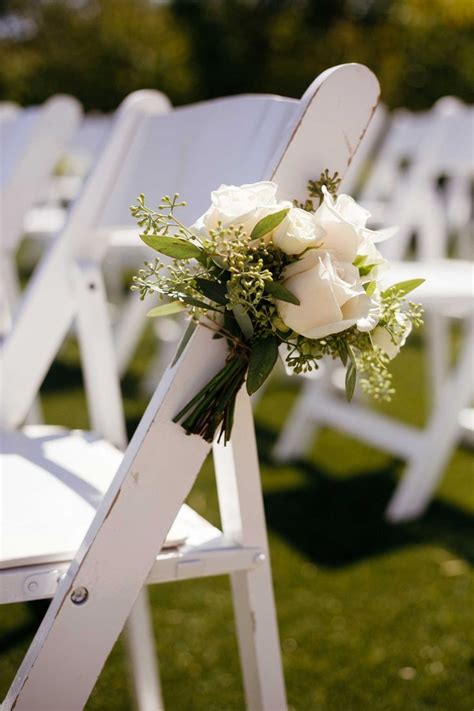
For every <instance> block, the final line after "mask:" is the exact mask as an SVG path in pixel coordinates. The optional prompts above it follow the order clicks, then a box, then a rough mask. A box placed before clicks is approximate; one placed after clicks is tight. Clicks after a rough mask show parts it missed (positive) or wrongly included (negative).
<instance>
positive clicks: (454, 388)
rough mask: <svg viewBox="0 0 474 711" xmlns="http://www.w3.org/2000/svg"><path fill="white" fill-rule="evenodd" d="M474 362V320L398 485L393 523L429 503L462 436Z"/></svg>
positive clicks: (391, 513)
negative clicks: (462, 416) (463, 416)
mask: <svg viewBox="0 0 474 711" xmlns="http://www.w3.org/2000/svg"><path fill="white" fill-rule="evenodd" d="M473 362H474V322H472V323H471V324H470V327H469V332H468V334H467V335H466V339H465V342H464V345H463V348H462V352H461V354H460V357H459V359H458V362H457V364H456V365H455V367H454V371H453V373H452V374H451V375H450V376H449V377H448V378H447V379H446V381H445V385H444V388H443V392H442V395H441V397H440V399H439V401H438V403H437V404H436V406H435V410H434V414H433V415H432V417H431V420H430V422H429V424H428V427H427V428H426V430H425V431H424V433H423V435H422V436H421V437H422V439H421V441H420V446H419V448H418V450H417V453H416V455H415V456H414V457H413V458H412V459H411V460H410V461H409V464H408V469H407V471H406V473H405V475H404V477H403V479H402V480H401V482H400V484H399V485H398V487H397V489H396V491H395V494H394V495H393V497H392V499H391V501H390V503H389V505H388V508H387V512H386V517H387V519H388V520H389V521H391V522H392V523H399V522H401V521H408V520H411V519H415V518H417V517H418V516H420V515H421V514H422V513H423V512H424V510H425V509H426V507H427V506H428V504H429V502H430V500H431V497H432V496H433V493H434V490H435V488H436V485H437V483H438V481H439V479H440V477H441V475H442V473H443V471H444V469H445V467H446V465H447V463H448V459H449V456H450V454H451V452H452V450H453V448H454V447H455V445H456V441H457V439H458V437H459V413H460V412H461V411H462V410H463V408H465V407H466V406H468V405H469V403H470V400H471V397H472V391H473V383H472V363H473Z"/></svg>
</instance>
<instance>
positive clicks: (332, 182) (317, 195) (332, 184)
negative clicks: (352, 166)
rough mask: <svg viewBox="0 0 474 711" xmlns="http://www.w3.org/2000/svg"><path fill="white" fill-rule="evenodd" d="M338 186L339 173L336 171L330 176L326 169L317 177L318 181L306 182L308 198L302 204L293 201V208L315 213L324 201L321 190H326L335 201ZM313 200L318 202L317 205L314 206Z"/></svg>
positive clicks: (339, 182)
mask: <svg viewBox="0 0 474 711" xmlns="http://www.w3.org/2000/svg"><path fill="white" fill-rule="evenodd" d="M340 184H341V178H340V177H339V173H338V172H337V171H336V172H335V173H334V174H333V175H330V174H329V171H328V170H327V169H326V170H325V171H324V172H322V173H321V175H320V176H319V180H308V186H307V190H308V195H309V197H308V198H306V200H305V201H304V202H298V200H294V201H293V203H294V205H295V207H299V208H301V209H302V210H306V212H316V209H317V208H318V207H319V205H320V204H321V203H322V201H323V199H324V193H323V188H326V189H327V191H328V193H329V194H330V195H332V197H333V198H334V199H335V198H336V197H337V191H338V189H339V185H340ZM314 199H316V200H318V205H316V206H315V205H314Z"/></svg>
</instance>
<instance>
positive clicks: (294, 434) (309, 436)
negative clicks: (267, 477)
mask: <svg viewBox="0 0 474 711" xmlns="http://www.w3.org/2000/svg"><path fill="white" fill-rule="evenodd" d="M303 387H304V391H303V393H301V394H300V395H298V399H297V402H296V404H295V405H294V407H293V410H292V411H291V412H290V415H289V417H288V420H287V422H286V424H285V426H284V428H283V430H282V432H281V433H280V436H279V438H278V440H277V443H276V444H275V447H274V449H273V457H274V459H275V460H276V461H277V462H287V461H289V460H290V459H294V458H295V457H299V456H302V455H304V454H305V453H306V451H307V450H308V449H309V447H310V446H311V442H312V441H313V439H314V437H315V436H316V428H317V422H316V420H315V419H314V418H313V417H312V414H311V409H310V407H309V405H310V402H311V400H312V399H313V397H317V389H318V386H317V385H316V384H315V383H314V382H312V381H309V382H307V383H306V384H305V385H304V386H303Z"/></svg>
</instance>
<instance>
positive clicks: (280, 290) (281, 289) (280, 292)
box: [265, 281, 300, 306]
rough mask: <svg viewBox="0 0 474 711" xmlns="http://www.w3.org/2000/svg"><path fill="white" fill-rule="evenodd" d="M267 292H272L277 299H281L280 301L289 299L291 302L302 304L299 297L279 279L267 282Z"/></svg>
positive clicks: (297, 304)
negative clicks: (278, 280)
mask: <svg viewBox="0 0 474 711" xmlns="http://www.w3.org/2000/svg"><path fill="white" fill-rule="evenodd" d="M265 292H266V293H267V294H271V295H272V296H274V297H275V299H279V300H280V301H287V302H288V303H289V304H295V306H299V305H300V300H299V299H298V297H297V296H295V295H294V294H292V293H291V291H290V290H289V289H287V288H286V286H283V284H280V283H279V282H277V281H267V282H265Z"/></svg>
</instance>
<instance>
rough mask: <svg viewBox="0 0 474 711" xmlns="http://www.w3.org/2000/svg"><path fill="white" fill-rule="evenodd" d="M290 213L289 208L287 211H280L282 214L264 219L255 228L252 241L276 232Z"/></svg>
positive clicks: (274, 214) (251, 237)
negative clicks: (273, 231) (276, 228)
mask: <svg viewBox="0 0 474 711" xmlns="http://www.w3.org/2000/svg"><path fill="white" fill-rule="evenodd" d="M289 211H290V208H287V209H286V210H280V212H274V213H272V214H271V215H267V216H266V217H262V219H261V220H259V221H258V222H257V224H256V225H255V227H254V228H253V230H252V233H251V235H250V239H252V240H253V239H260V238H261V237H264V236H265V235H267V234H268V233H269V232H271V231H272V230H274V229H275V227H278V225H279V224H280V222H282V221H283V220H284V219H285V217H286V216H287V214H288V213H289Z"/></svg>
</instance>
